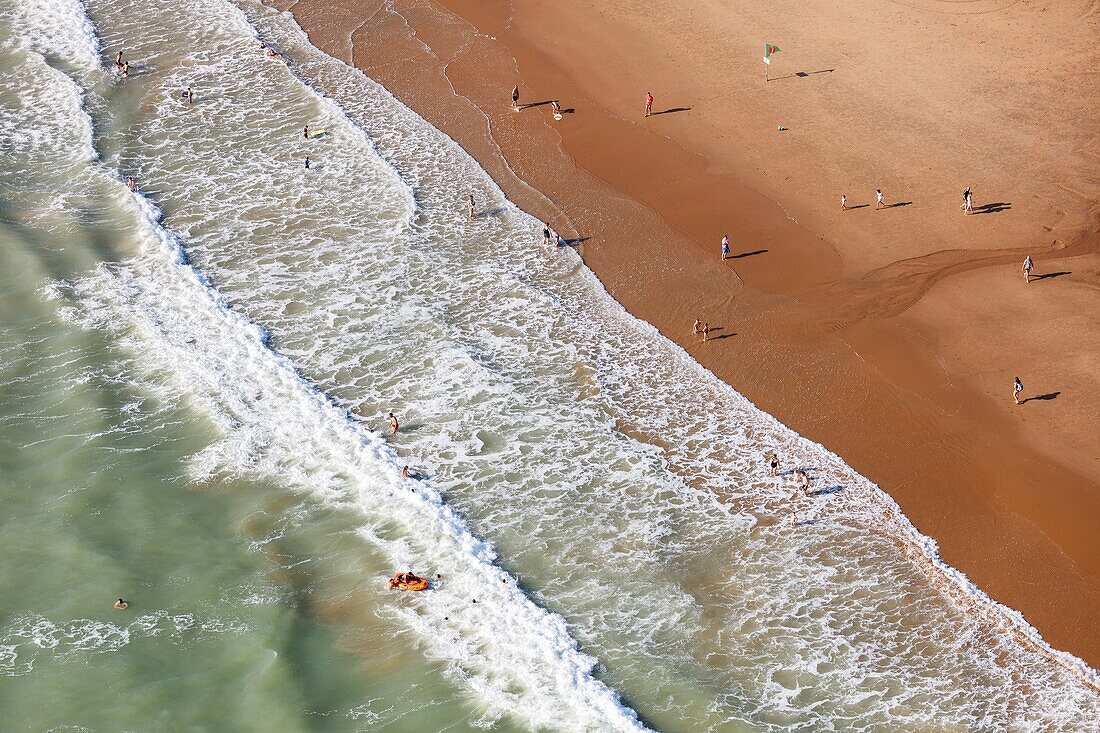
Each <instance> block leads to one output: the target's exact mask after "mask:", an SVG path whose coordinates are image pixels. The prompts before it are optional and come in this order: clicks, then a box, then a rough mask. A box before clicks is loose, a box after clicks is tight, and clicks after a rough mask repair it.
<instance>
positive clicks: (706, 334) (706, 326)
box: [703, 323, 710, 343]
mask: <svg viewBox="0 0 1100 733" xmlns="http://www.w3.org/2000/svg"><path fill="white" fill-rule="evenodd" d="M709 336H710V324H709V323H704V324H703V343H706V342H707V338H708V337H709Z"/></svg>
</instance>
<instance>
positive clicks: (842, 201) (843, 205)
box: [840, 194, 848, 211]
mask: <svg viewBox="0 0 1100 733" xmlns="http://www.w3.org/2000/svg"><path fill="white" fill-rule="evenodd" d="M840 210H841V211H847V210H848V197H847V196H845V195H844V194H840Z"/></svg>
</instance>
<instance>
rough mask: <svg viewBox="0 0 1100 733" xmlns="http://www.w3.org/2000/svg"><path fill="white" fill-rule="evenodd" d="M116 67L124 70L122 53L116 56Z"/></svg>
mask: <svg viewBox="0 0 1100 733" xmlns="http://www.w3.org/2000/svg"><path fill="white" fill-rule="evenodd" d="M115 66H117V67H118V68H120V69H121V68H122V51H119V52H118V53H117V54H115Z"/></svg>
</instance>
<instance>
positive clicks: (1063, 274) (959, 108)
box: [273, 0, 1100, 666]
mask: <svg viewBox="0 0 1100 733" xmlns="http://www.w3.org/2000/svg"><path fill="white" fill-rule="evenodd" d="M273 4H274V5H276V6H277V7H280V8H282V9H289V10H291V11H292V12H293V13H294V15H295V17H296V18H297V19H298V22H299V23H300V24H301V25H302V27H303V28H304V29H305V30H306V31H307V33H309V35H310V39H311V40H312V41H313V43H315V44H316V45H318V46H319V47H320V48H322V49H324V50H326V51H327V52H329V53H330V54H332V55H334V56H336V57H338V58H341V59H343V60H345V61H347V62H348V63H353V64H355V65H357V66H359V67H360V68H362V69H363V70H364V71H365V72H366V73H367V74H368V75H370V76H371V77H373V78H374V79H376V80H378V81H380V82H381V83H383V84H385V85H386V86H387V87H388V88H389V89H390V90H391V91H392V92H393V93H394V94H395V95H397V96H398V97H399V98H400V99H401V100H402V101H404V102H405V103H406V104H408V105H409V106H410V107H412V108H413V109H415V110H416V111H417V112H419V113H420V114H421V115H423V116H424V117H425V118H426V119H428V120H429V121H431V122H432V123H433V124H434V125H436V126H437V127H439V128H440V129H442V130H444V131H445V132H447V133H448V134H449V135H451V136H452V137H453V138H454V139H455V140H456V141H458V142H459V143H460V144H461V145H462V146H463V147H464V148H466V149H467V150H468V151H469V152H470V153H471V154H472V155H474V156H475V157H476V158H477V159H478V160H479V161H480V162H481V163H482V165H484V166H485V168H486V169H487V170H488V171H489V173H490V174H491V175H493V177H494V178H495V179H496V180H497V182H498V183H499V184H500V185H501V187H502V188H503V189H504V191H505V192H506V193H507V195H508V196H509V197H510V198H511V199H513V200H514V201H516V202H517V203H518V204H519V205H520V206H521V207H523V208H524V209H526V210H527V211H529V212H531V213H532V214H534V215H536V216H539V217H542V218H545V219H547V220H549V221H550V222H551V224H552V225H553V226H555V227H556V228H557V229H558V230H559V231H560V232H561V233H562V234H563V236H566V237H567V238H569V239H571V240H579V241H575V242H574V245H575V246H577V247H578V249H579V251H580V253H581V254H582V256H583V258H584V261H585V263H586V264H587V265H588V266H589V267H591V268H592V269H593V270H594V271H595V273H596V274H597V275H598V276H599V278H600V279H601V280H602V281H603V282H604V284H605V285H606V287H607V289H608V290H609V291H610V292H611V294H612V295H613V296H614V297H615V298H616V299H618V300H619V301H620V302H621V303H622V304H623V305H624V306H626V307H627V308H628V309H629V310H630V311H631V312H632V313H634V314H635V315H637V316H639V317H641V318H643V319H645V320H647V321H649V322H651V323H653V324H654V325H655V326H657V327H658V328H659V329H660V330H661V331H662V332H663V333H664V334H665V335H666V336H668V337H669V338H671V339H673V340H674V341H676V342H678V343H680V344H682V345H683V346H684V347H685V348H687V349H688V351H689V352H690V353H692V354H693V355H694V356H695V357H696V358H697V359H698V360H699V361H700V362H701V363H702V364H704V365H705V366H706V367H707V368H709V369H710V370H712V371H713V372H714V373H715V374H717V375H718V376H719V377H721V378H722V379H725V380H726V381H728V382H729V383H730V384H731V385H733V386H734V387H735V388H736V389H737V390H739V391H740V392H741V393H743V394H745V395H746V396H747V397H748V398H749V399H751V400H753V401H754V402H755V403H756V404H757V405H759V406H760V407H761V408H763V409H765V410H767V411H768V412H770V413H772V414H774V415H775V416H776V417H778V418H779V419H780V420H782V421H783V422H784V423H786V424H787V425H789V426H791V427H792V428H793V429H795V430H797V431H798V432H799V433H801V434H803V435H805V436H807V437H809V438H811V439H813V440H816V441H819V442H821V443H823V444H824V445H826V446H827V447H828V448H830V449H832V450H834V451H836V452H837V453H839V454H840V455H841V456H843V457H844V458H845V459H846V460H847V461H848V462H849V463H850V464H851V465H852V466H853V467H855V468H856V469H858V470H859V471H860V472H862V473H863V474H864V475H866V476H868V477H869V478H871V479H872V480H874V481H876V482H877V483H878V484H879V485H880V486H881V487H882V488H883V489H884V490H886V491H887V492H888V493H889V494H890V495H891V496H893V497H894V498H895V499H896V500H897V501H898V503H899V504H900V505H901V506H902V508H903V509H904V510H905V512H906V513H907V514H908V516H909V517H910V518H911V520H912V521H913V523H914V524H915V525H916V526H917V528H918V529H920V530H921V531H922V532H924V533H925V534H928V535H930V536H931V537H933V538H934V539H935V540H936V541H937V542H938V543H939V545H940V551H941V555H942V557H943V558H944V560H945V561H946V562H948V563H950V564H951V565H953V566H954V567H956V568H958V569H960V570H962V571H963V572H965V573H966V574H967V575H969V576H970V577H971V578H972V579H973V580H974V581H975V582H976V583H977V584H978V585H979V586H980V587H981V588H982V589H983V590H985V591H986V592H987V593H989V594H990V595H991V596H992V597H994V598H995V599H997V600H998V601H1000V602H1002V603H1004V604H1006V605H1008V606H1010V607H1012V608H1016V609H1018V610H1020V611H1022V612H1023V613H1024V615H1025V617H1026V618H1027V620H1028V621H1029V622H1030V623H1032V624H1033V625H1035V626H1036V627H1037V628H1038V629H1039V630H1040V631H1041V632H1042V634H1043V635H1044V637H1045V638H1046V640H1047V641H1048V642H1049V643H1051V644H1052V645H1053V646H1055V647H1057V648H1060V649H1065V650H1067V651H1070V652H1072V653H1074V654H1077V655H1079V656H1081V657H1082V658H1083V659H1085V660H1086V661H1087V662H1089V663H1090V664H1091V665H1093V666H1097V665H1100V623H1098V616H1097V614H1096V612H1095V609H1096V608H1097V606H1098V604H1100V543H1098V542H1097V541H1096V537H1097V536H1100V440H1098V439H1097V434H1098V432H1100V430H1098V428H1100V417H1098V416H1100V370H1098V369H1097V365H1098V364H1100V325H1098V324H1097V319H1096V315H1095V314H1096V312H1097V304H1098V297H1100V203H1098V202H1100V174H1098V172H1100V134H1098V133H1100V123H1098V117H1100V111H1098V108H1097V100H1098V99H1100V77H1098V76H1097V75H1096V73H1095V68H1096V67H1097V64H1098V62H1100V53H1098V52H1097V51H1096V50H1095V48H1094V46H1095V44H1094V43H1093V41H1094V40H1095V39H1096V38H1097V37H1100V9H1098V8H1100V6H1098V5H1097V3H1095V2H1093V3H1088V2H1083V1H1082V0H1070V1H1068V2H1063V3H1058V4H1047V3H1042V2H1040V3H1037V4H1022V3H1014V2H1012V1H1011V0H1004V1H1002V2H995V1H993V0H976V1H975V2H967V3H958V2H931V1H929V0H914V1H913V2H907V3H905V4H895V3H887V4H882V3H871V2H867V1H866V0H857V2H855V3H846V4H844V5H840V6H838V5H835V4H833V3H829V2H826V1H825V0H803V2H797V3H796V2H793V1H792V0H776V1H775V2H772V3H768V4H767V5H766V6H763V5H759V4H756V3H749V2H746V0H731V1H730V2H725V3H720V4H719V3H688V4H679V3H674V2H672V1H671V0H630V1H629V2H621V3H616V4H614V5H611V4H606V3H592V2H586V1H584V0H558V2H554V3H542V2H536V1H534V0H512V2H510V3H504V2H500V3H496V2H492V3H490V2H484V1H482V0H396V2H392V3H384V2H382V1H381V0H335V1H332V0H329V1H327V2H323V3H322V2H319V0H298V2H294V1H293V0H277V1H276V2H273ZM1070 29H1072V32H1071V30H1070ZM765 42H770V43H774V44H776V45H778V46H779V47H781V48H782V49H783V50H782V51H781V52H780V53H779V54H777V55H776V56H775V57H774V59H773V64H772V65H771V67H770V69H769V74H770V76H771V77H772V80H771V81H767V82H766V81H765V79H764V64H763V62H762V59H761V56H762V55H763V47H764V43H765ZM517 83H518V84H519V86H520V89H521V93H522V96H521V100H520V101H521V104H532V103H535V104H533V105H532V106H529V107H525V108H524V109H523V110H522V111H521V112H519V113H516V112H514V111H513V110H512V109H511V108H510V106H509V104H510V100H509V93H510V91H511V89H512V86H513V84H517ZM647 91H651V92H652V93H653V95H654V97H655V98H656V101H655V104H654V110H655V111H657V112H662V113H663V114H658V115H655V116H653V117H650V118H648V119H643V117H642V112H643V104H644V97H645V94H646V92H647ZM552 99H557V100H560V102H561V105H562V107H563V108H564V109H565V110H566V113H565V114H564V116H563V117H564V119H563V120H561V121H554V120H553V118H552V116H551V110H550V106H549V100H552ZM780 126H783V127H786V128H788V129H786V130H785V131H781V130H779V127H780ZM966 186H972V187H973V190H974V197H975V198H974V202H975V206H976V209H977V211H976V213H975V214H973V215H971V216H964V215H963V213H962V211H961V210H960V208H959V207H960V204H961V203H962V198H961V193H962V190H963V189H964V188H965V187H966ZM876 188H882V190H883V192H884V194H885V196H886V203H887V204H888V205H890V208H888V209H885V210H881V211H876V210H875V206H874V191H875V189H876ZM842 193H843V194H847V196H848V203H849V206H852V207H856V206H859V207H860V208H853V209H851V210H849V211H841V209H840V196H841V194H842ZM866 204H870V205H866ZM455 205H456V207H461V206H463V202H456V203H455ZM865 205H866V206H865ZM723 233H728V234H729V235H730V239H731V243H732V247H733V256H732V257H731V258H730V259H727V260H724V261H723V260H721V259H720V254H719V253H720V240H721V237H722V235H723ZM538 244H539V242H538V241H533V242H532V246H536V245H538ZM1026 254H1031V256H1032V257H1033V258H1034V260H1035V262H1036V272H1037V274H1039V275H1046V277H1044V278H1043V279H1040V280H1038V281H1036V282H1033V283H1032V284H1030V285H1025V284H1024V282H1023V276H1022V273H1021V271H1020V266H1021V263H1022V261H1023V259H1024V256H1025V255H1026ZM1056 273H1057V274H1056ZM695 318H701V319H704V320H706V321H708V322H709V323H710V324H711V325H712V327H718V329H719V330H717V331H716V332H715V333H714V337H712V341H710V342H708V343H707V344H705V345H704V344H701V343H699V342H698V340H697V339H696V338H695V337H693V336H692V334H691V324H692V322H693V320H694V319H695ZM1015 376H1020V377H1021V379H1022V380H1023V382H1024V385H1025V387H1026V392H1025V395H1024V396H1025V397H1033V398H1036V399H1033V400H1031V401H1029V402H1027V403H1025V404H1024V405H1021V406H1016V405H1014V404H1013V402H1012V399H1011V387H1012V379H1013V377H1015Z"/></svg>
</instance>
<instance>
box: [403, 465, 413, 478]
mask: <svg viewBox="0 0 1100 733" xmlns="http://www.w3.org/2000/svg"><path fill="white" fill-rule="evenodd" d="M411 476H412V474H410V473H409V467H408V466H405V467H404V468H402V469H401V478H410V477H411Z"/></svg>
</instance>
